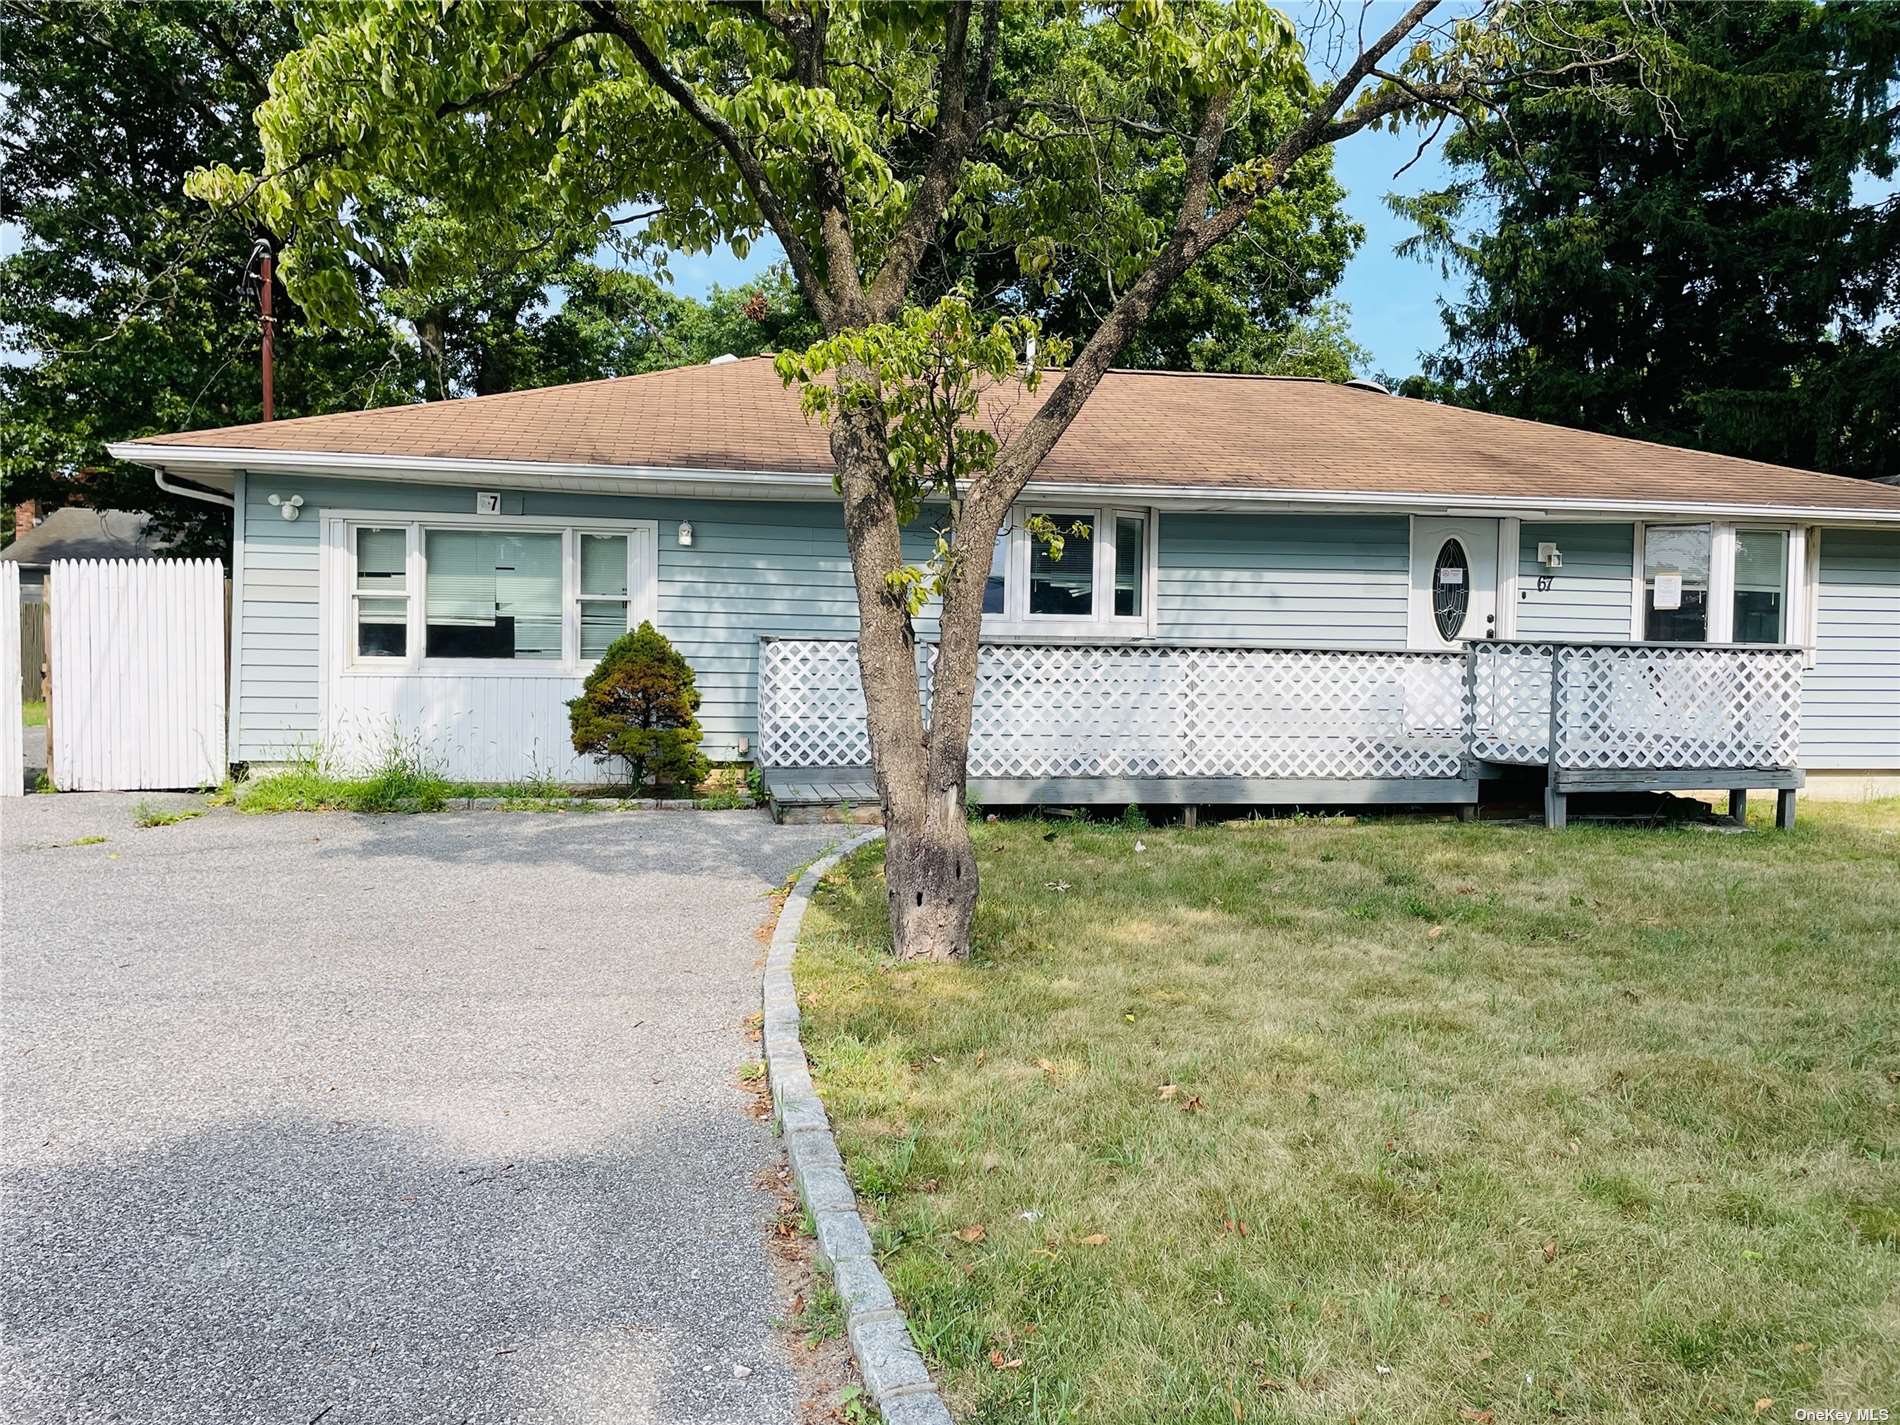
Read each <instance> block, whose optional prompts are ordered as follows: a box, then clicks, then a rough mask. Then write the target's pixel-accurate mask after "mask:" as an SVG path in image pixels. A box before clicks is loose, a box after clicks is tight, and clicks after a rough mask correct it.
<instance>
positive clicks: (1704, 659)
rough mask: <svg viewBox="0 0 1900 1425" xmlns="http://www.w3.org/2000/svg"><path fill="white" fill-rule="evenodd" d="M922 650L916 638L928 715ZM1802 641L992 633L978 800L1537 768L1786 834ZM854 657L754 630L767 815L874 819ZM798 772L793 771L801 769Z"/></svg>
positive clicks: (1462, 803) (978, 713)
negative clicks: (1463, 641) (1705, 799)
mask: <svg viewBox="0 0 1900 1425" xmlns="http://www.w3.org/2000/svg"><path fill="white" fill-rule="evenodd" d="M934 652H935V650H934V649H932V648H931V647H930V646H928V645H922V646H920V648H919V650H918V691H919V695H920V697H921V698H922V699H923V702H924V705H925V707H926V709H927V708H928V707H929V704H930V701H931V697H932V691H933V679H934V676H935V673H934ZM1803 659H1804V654H1803V651H1802V650H1801V649H1800V648H1797V647H1792V646H1785V645H1772V646H1771V645H1766V644H1752V645H1720V646H1717V645H1709V644H1673V643H1628V644H1611V643H1566V642H1563V641H1544V642H1532V641H1521V640H1508V641H1499V640H1488V639H1487V640H1482V641H1480V642H1477V643H1473V644H1471V645H1469V646H1467V647H1466V648H1464V649H1462V650H1432V651H1421V650H1412V649H1324V648H1321V649H1312V648H1307V649H1299V648H1243V647H1230V646H1226V645H1205V646H1202V645H1185V644H1184V645H1162V644H1142V643H1136V644H1127V645H1100V646H1096V645H1087V646H1073V645H1058V644H1051V645H1042V644H1032V643H1009V644H997V645H988V644H986V645H985V646H984V648H983V652H982V657H981V658H980V659H979V662H978V668H977V686H976V689H975V705H974V710H973V713H972V718H971V738H970V756H969V770H970V777H969V800H970V803H971V804H972V805H974V806H994V807H1006V806H1116V805H1124V806H1125V805H1130V804H1134V805H1144V806H1157V807H1160V806H1173V807H1182V808H1185V809H1186V810H1187V812H1188V815H1189V816H1190V817H1192V816H1193V814H1194V808H1196V807H1202V806H1207V807H1217V806H1228V807H1235V806H1240V807H1255V806H1258V807H1269V806H1272V807H1291V806H1313V807H1321V806H1367V805H1374V804H1384V805H1388V806H1433V805H1436V806H1458V807H1468V808H1475V807H1476V806H1477V804H1478V788H1479V785H1480V783H1481V782H1482V781H1484V780H1489V779H1494V778H1497V777H1500V776H1503V775H1506V774H1508V773H1512V772H1517V771H1523V770H1530V769H1536V770H1537V771H1539V772H1541V773H1542V774H1543V780H1544V781H1545V783H1546V792H1545V808H1546V816H1547V820H1548V821H1549V823H1550V824H1551V825H1552V826H1562V825H1563V824H1564V821H1565V817H1566V800H1567V798H1568V797H1569V796H1570V795H1571V794H1573V793H1584V794H1591V793H1603V792H1624V791H1654V792H1663V791H1673V790H1708V791H1727V792H1729V793H1730V795H1731V800H1732V802H1733V804H1734V805H1735V806H1737V807H1740V806H1742V805H1744V804H1745V802H1746V799H1747V793H1748V792H1749V791H1750V790H1772V791H1774V792H1776V793H1777V794H1778V808H1777V809H1778V812H1779V816H1778V820H1779V821H1780V822H1781V824H1782V825H1784V826H1785V825H1790V824H1791V823H1792V821H1793V818H1794V800H1795V794H1796V791H1797V790H1798V789H1799V787H1800V786H1801V782H1802V775H1801V772H1800V769H1799V767H1798V765H1797V756H1798V749H1799V733H1800V700H1801V674H1802V667H1803ZM870 753H871V748H870V737H869V732H868V729H867V728H866V726H865V709H864V697H863V694H862V692H861V690H860V689H859V686H858V671H857V657H856V647H855V645H853V644H851V643H850V642H848V641H842V640H836V639H777V638H767V639H765V640H763V641H762V643H761V652H760V672H759V760H760V763H761V764H762V766H763V768H764V779H765V790H766V793H767V795H768V797H769V799H770V801H771V804H772V807H773V810H774V813H775V814H782V813H784V812H787V811H793V812H797V811H800V810H802V809H808V808H818V809H823V810H824V811H826V812H827V813H830V812H832V811H834V810H838V809H858V808H874V807H875V806H876V804H877V787H876V782H875V779H874V778H873V777H872V775H871V770H870V768H869V767H868V766H867V765H865V764H866V763H868V761H869V759H870ZM807 763H809V764H814V765H809V766H807V765H801V764H807Z"/></svg>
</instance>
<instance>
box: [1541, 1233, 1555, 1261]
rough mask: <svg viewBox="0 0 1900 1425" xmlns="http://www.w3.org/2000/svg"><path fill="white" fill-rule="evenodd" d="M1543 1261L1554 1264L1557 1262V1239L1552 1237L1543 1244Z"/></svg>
mask: <svg viewBox="0 0 1900 1425" xmlns="http://www.w3.org/2000/svg"><path fill="white" fill-rule="evenodd" d="M1544 1260H1545V1261H1547V1262H1554V1261H1556V1260H1557V1239H1556V1238H1554V1237H1553V1238H1552V1239H1551V1240H1550V1241H1548V1242H1546V1243H1544Z"/></svg>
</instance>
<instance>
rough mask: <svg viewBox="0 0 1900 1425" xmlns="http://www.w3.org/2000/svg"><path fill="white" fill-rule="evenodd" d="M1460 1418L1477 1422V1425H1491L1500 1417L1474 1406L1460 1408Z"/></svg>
mask: <svg viewBox="0 0 1900 1425" xmlns="http://www.w3.org/2000/svg"><path fill="white" fill-rule="evenodd" d="M1458 1418H1459V1419H1460V1420H1472V1421H1475V1422H1477V1425H1491V1422H1492V1421H1493V1420H1495V1419H1497V1418H1498V1417H1497V1416H1496V1415H1494V1414H1493V1413H1492V1412H1491V1411H1489V1410H1479V1409H1477V1408H1476V1407H1474V1406H1470V1405H1461V1406H1459V1407H1458Z"/></svg>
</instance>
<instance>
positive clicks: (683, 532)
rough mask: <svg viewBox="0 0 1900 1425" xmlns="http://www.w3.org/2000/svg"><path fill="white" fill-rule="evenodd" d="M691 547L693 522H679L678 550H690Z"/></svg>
mask: <svg viewBox="0 0 1900 1425" xmlns="http://www.w3.org/2000/svg"><path fill="white" fill-rule="evenodd" d="M692 547H693V522H692V521H691V520H681V521H680V548H681V549H691V548H692Z"/></svg>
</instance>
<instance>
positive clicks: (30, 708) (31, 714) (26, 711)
mask: <svg viewBox="0 0 1900 1425" xmlns="http://www.w3.org/2000/svg"><path fill="white" fill-rule="evenodd" d="M20 711H21V715H22V717H23V719H24V721H25V724H26V726H28V727H45V726H46V703H45V700H44V699H40V698H28V699H27V700H26V701H25V702H23V703H21V704H20Z"/></svg>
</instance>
